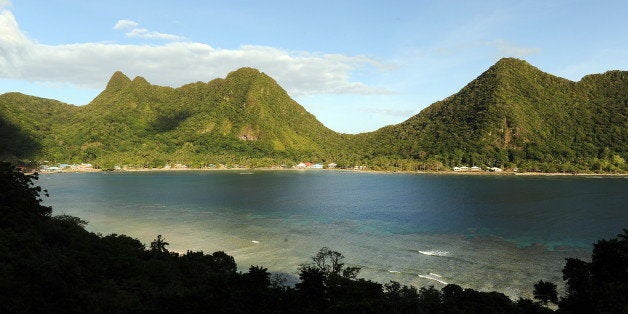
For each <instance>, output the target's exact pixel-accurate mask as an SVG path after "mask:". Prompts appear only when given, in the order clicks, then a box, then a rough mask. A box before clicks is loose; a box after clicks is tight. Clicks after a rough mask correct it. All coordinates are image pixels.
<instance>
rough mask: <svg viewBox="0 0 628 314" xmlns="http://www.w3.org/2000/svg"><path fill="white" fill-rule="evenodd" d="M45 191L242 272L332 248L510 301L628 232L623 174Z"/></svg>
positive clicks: (383, 271)
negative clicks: (216, 256)
mask: <svg viewBox="0 0 628 314" xmlns="http://www.w3.org/2000/svg"><path fill="white" fill-rule="evenodd" d="M40 183H41V185H42V187H44V188H46V189H48V191H49V193H50V195H51V197H50V198H49V199H47V200H46V203H47V204H50V205H52V206H53V208H54V210H55V213H62V212H64V213H68V214H72V215H76V216H80V217H82V218H86V219H87V220H89V221H90V225H89V229H90V230H93V231H97V232H101V233H103V234H107V233H111V232H117V233H125V234H129V235H132V236H135V237H138V238H140V239H141V240H142V241H144V242H145V243H146V242H149V241H150V240H151V239H152V238H154V235H156V234H157V233H161V234H164V235H165V236H166V238H167V239H168V240H169V242H170V243H171V244H172V245H173V247H174V248H175V249H177V250H180V251H183V252H184V251H185V250H186V249H196V250H198V249H203V250H206V251H209V250H217V249H223V250H225V251H227V252H228V253H230V254H233V255H234V256H235V257H236V260H237V261H238V262H239V264H240V265H241V266H244V267H248V265H242V263H254V262H255V263H258V264H263V265H267V266H270V268H271V269H274V270H276V271H283V272H290V270H292V272H294V269H296V265H297V264H298V262H299V261H300V262H305V261H307V259H308V257H309V256H312V255H313V254H314V253H315V251H316V250H317V248H320V247H321V246H329V247H331V248H333V249H337V250H338V251H341V252H342V253H343V254H345V256H347V261H351V260H352V259H353V261H354V262H353V263H354V264H355V265H358V266H361V267H363V269H364V271H363V274H364V275H365V276H369V277H372V278H374V279H377V280H380V281H383V282H385V281H387V280H391V279H392V280H398V281H402V282H405V283H411V284H416V285H425V284H436V285H439V284H440V283H439V282H438V280H441V281H443V282H453V283H458V284H462V285H466V286H470V287H473V288H478V289H498V290H501V291H503V292H505V293H507V294H509V295H511V296H519V295H526V294H527V292H526V287H527V286H528V285H530V283H531V282H535V281H538V279H542V278H541V277H543V278H547V277H549V278H553V279H554V280H558V281H559V280H560V269H561V267H562V265H563V264H564V258H565V257H567V256H574V255H575V256H576V257H581V258H586V255H587V254H590V249H591V244H592V243H593V242H595V241H596V240H598V239H601V238H609V237H613V236H615V235H616V234H617V233H619V232H620V231H621V230H622V228H628V193H627V191H628V180H627V179H626V178H618V177H612V178H611V177H603V178H596V177H571V176H557V177H532V176H525V177H524V176H460V175H425V174H421V175H415V174H370V173H354V172H340V171H257V172H254V174H252V175H244V174H240V173H239V172H237V171H212V172H188V171H186V172H135V173H89V174H55V175H44V176H42V177H41V179H40ZM175 243H179V244H178V245H177V244H175ZM587 251H588V252H587ZM529 261H537V262H536V263H537V264H536V265H535V266H534V267H532V266H530V265H526V263H529ZM434 274H436V275H437V277H436V275H434ZM391 276H393V277H392V278H391ZM436 279H438V280H436ZM530 290H531V288H530Z"/></svg>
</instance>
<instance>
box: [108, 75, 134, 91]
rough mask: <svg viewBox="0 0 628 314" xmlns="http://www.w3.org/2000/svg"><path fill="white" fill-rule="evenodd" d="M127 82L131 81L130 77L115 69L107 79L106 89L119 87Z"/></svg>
mask: <svg viewBox="0 0 628 314" xmlns="http://www.w3.org/2000/svg"><path fill="white" fill-rule="evenodd" d="M129 83H131V79H129V77H128V76H126V75H124V73H122V72H120V71H116V72H115V73H113V75H112V76H111V78H110V79H109V82H108V83H107V88H106V89H109V90H111V89H120V88H122V87H124V86H126V85H128V84H129Z"/></svg>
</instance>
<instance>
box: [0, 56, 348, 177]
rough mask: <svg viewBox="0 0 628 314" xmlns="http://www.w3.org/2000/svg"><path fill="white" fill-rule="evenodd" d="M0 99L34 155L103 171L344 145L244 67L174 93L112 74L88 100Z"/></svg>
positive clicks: (317, 151) (272, 158) (281, 156)
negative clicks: (38, 148) (99, 167)
mask: <svg viewBox="0 0 628 314" xmlns="http://www.w3.org/2000/svg"><path fill="white" fill-rule="evenodd" d="M0 104H2V106H3V107H2V109H3V110H2V111H1V112H3V114H4V115H5V117H6V119H7V121H10V122H11V123H13V124H15V125H18V126H23V127H25V132H26V133H27V134H28V135H29V136H31V137H32V138H33V139H34V141H35V142H36V143H37V144H38V145H40V146H42V147H43V149H42V150H41V152H40V153H39V154H37V155H36V157H38V158H47V159H52V160H55V161H68V162H69V161H72V162H78V161H91V162H95V163H97V164H100V165H103V166H105V167H108V166H112V165H113V164H130V165H138V166H163V165H165V164H167V163H182V164H190V165H195V166H201V165H204V164H210V163H216V164H217V163H229V164H237V163H244V164H249V165H250V164H252V163H253V164H254V163H255V162H262V163H263V162H267V163H269V164H276V163H281V162H282V161H285V162H290V161H292V160H299V159H316V160H321V159H322V158H324V157H325V156H330V155H333V152H335V151H338V150H342V149H339V148H340V146H341V145H343V143H342V141H341V140H340V139H341V135H339V134H337V133H335V132H333V131H331V130H330V129H328V128H326V127H325V126H323V125H322V124H321V123H320V122H319V121H318V120H316V118H315V117H314V116H313V115H312V114H310V113H308V112H307V111H306V110H305V109H304V108H303V107H301V106H300V105H299V104H297V103H296V102H295V101H294V100H292V99H291V98H290V97H289V96H288V94H287V93H286V92H285V91H284V90H283V89H282V88H281V87H280V86H279V85H277V83H276V82H275V81H274V80H272V79H271V78H270V77H268V76H267V75H265V74H263V73H260V72H259V71H257V70H254V69H250V68H243V69H240V70H238V71H235V72H232V73H230V74H229V75H228V76H227V77H226V78H225V79H216V80H213V81H211V82H209V83H201V82H199V83H193V84H188V85H185V86H182V87H180V88H177V89H173V88H169V87H161V86H155V85H151V84H149V83H148V82H147V81H146V80H144V79H143V78H141V77H137V78H135V79H133V80H130V79H129V78H127V77H126V76H125V75H124V74H122V73H120V72H116V73H115V74H114V75H113V76H112V78H111V80H110V82H109V83H108V84H107V88H106V89H105V90H104V91H103V92H102V93H101V94H100V95H98V96H97V97H96V98H95V99H94V100H93V101H92V102H91V103H90V104H88V105H86V106H82V107H73V106H69V105H65V104H61V103H54V102H52V101H47V100H41V99H40V100H39V101H38V102H37V101H36V98H33V97H29V96H23V95H16V94H6V95H2V96H1V97H0ZM42 104H43V105H42ZM47 112H52V113H51V114H50V113H48V114H46V113H47ZM34 123H35V124H41V125H46V126H49V127H48V129H43V128H37V129H34V128H36V127H34V126H33V124H34ZM53 138H54V141H53Z"/></svg>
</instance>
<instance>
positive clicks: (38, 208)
mask: <svg viewBox="0 0 628 314" xmlns="http://www.w3.org/2000/svg"><path fill="white" fill-rule="evenodd" d="M37 179H38V176H37V173H35V174H32V175H26V174H24V173H22V172H20V171H18V170H17V169H16V168H15V167H14V166H13V165H11V164H10V163H6V162H0V191H2V193H0V212H1V213H2V214H3V215H5V217H6V216H9V217H6V218H7V219H3V220H2V221H3V222H4V223H7V224H9V223H17V221H16V219H17V220H20V221H21V220H22V219H24V218H26V219H41V218H48V217H50V214H51V212H52V208H51V207H48V206H42V205H41V201H42V200H41V197H40V194H41V192H42V189H41V187H39V186H35V184H34V183H33V181H34V180H37ZM43 193H44V195H45V196H48V192H47V191H46V190H43ZM13 216H15V217H13Z"/></svg>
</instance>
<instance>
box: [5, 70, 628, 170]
mask: <svg viewBox="0 0 628 314" xmlns="http://www.w3.org/2000/svg"><path fill="white" fill-rule="evenodd" d="M627 90H628V72H627V71H619V70H616V71H608V72H606V73H602V74H592V75H587V76H585V77H583V78H582V79H581V80H580V81H578V82H573V81H570V80H567V79H564V78H560V77H557V76H554V75H551V74H548V73H545V72H543V71H541V70H539V69H538V68H536V67H534V66H532V65H530V64H529V63H528V62H526V61H523V60H519V59H514V58H504V59H501V60H499V61H498V62H497V63H495V64H494V65H493V66H491V67H490V68H489V69H487V70H486V71H484V72H483V73H482V74H480V75H479V76H478V77H477V78H476V79H475V80H473V81H471V82H469V83H468V84H467V85H465V86H464V87H463V88H462V89H461V90H460V91H458V92H457V93H455V94H453V95H451V96H449V97H447V98H445V99H443V100H441V101H437V102H435V103H433V104H432V105H430V106H428V107H426V108H424V109H423V110H421V112H420V113H418V114H416V115H414V116H412V117H410V118H408V119H407V120H406V121H404V122H401V123H399V124H395V125H390V126H385V127H383V128H380V129H378V130H376V131H373V132H368V133H361V134H357V135H349V134H340V133H337V132H334V131H333V130H330V129H329V128H327V127H325V126H324V125H323V124H322V123H321V122H320V121H318V120H317V119H316V117H315V116H314V115H312V114H311V113H309V112H307V110H306V109H305V108H303V107H302V106H301V105H300V104H298V103H297V102H296V101H294V100H293V99H292V98H290V96H289V95H288V93H287V92H286V91H285V90H284V89H283V88H282V87H281V86H279V84H277V82H276V81H275V80H274V79H272V78H271V77H269V76H268V75H266V74H265V73H263V72H260V71H259V70H257V69H253V68H241V69H238V70H236V71H233V72H231V73H229V74H228V75H227V76H226V77H225V78H217V79H213V80H211V81H209V82H206V83H205V82H195V83H189V84H185V85H182V86H180V87H177V88H172V87H164V86H157V85H152V84H150V83H149V82H148V81H146V80H145V79H144V78H142V77H140V76H138V77H135V78H134V79H133V80H131V79H130V78H129V77H127V76H126V75H125V74H124V73H122V72H120V71H116V72H115V73H114V74H113V75H112V76H111V79H110V80H109V82H108V83H107V85H106V88H105V89H104V90H103V91H102V92H101V93H100V94H99V95H98V96H97V97H96V98H94V100H92V101H91V102H90V103H89V104H88V105H85V106H81V107H76V106H72V105H67V104H62V103H60V102H54V101H53V100H41V99H38V98H29V97H34V96H29V97H22V96H19V94H4V95H0V115H1V116H2V117H3V118H4V119H5V120H7V121H9V122H11V123H13V124H14V125H15V126H16V127H17V128H18V129H21V130H24V132H26V133H27V134H28V136H29V137H30V138H32V139H33V141H34V142H36V144H37V145H38V146H40V147H41V149H40V151H39V153H37V154H30V156H28V155H29V154H26V155H24V154H22V155H21V157H20V156H18V155H20V154H15V153H11V154H4V156H5V157H4V159H7V158H9V159H10V158H17V157H20V158H24V157H31V158H46V159H53V160H59V161H74V162H78V161H91V162H95V163H96V164H102V165H103V167H109V166H111V165H112V164H120V163H122V164H134V165H137V166H162V165H164V164H167V163H173V162H180V163H188V164H192V165H197V166H203V165H207V164H208V163H213V164H215V163H224V164H244V165H249V166H261V165H269V164H289V163H293V162H297V161H299V160H313V161H319V162H331V161H335V162H337V163H339V164H342V165H344V166H352V165H354V164H368V165H369V167H370V168H372V169H389V170H390V169H400V170H416V169H419V168H420V169H434V168H435V169H439V168H452V167H454V166H456V165H462V164H479V165H483V166H500V167H506V168H514V167H523V168H525V169H528V170H558V171H560V170H562V171H571V170H573V171H576V170H592V171H620V170H621V171H626V165H625V159H626V158H627V157H628V156H626V154H627V151H628V148H627V146H628V144H627V143H626V142H627V138H628V134H627V132H628V131H626V130H627V129H628V126H627V125H626V119H628V114H627V112H626V111H627V108H628V92H626V91H627ZM37 104H38V105H37ZM28 106H39V107H38V108H37V109H36V110H32V112H31V111H28V110H24V108H25V107H28ZM47 111H49V112H47ZM45 124H48V128H47V129H46V128H42V127H41V126H42V125H45ZM33 125H39V126H40V127H33ZM9 146H11V145H9ZM13 146H15V145H13ZM622 160H623V161H622Z"/></svg>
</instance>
